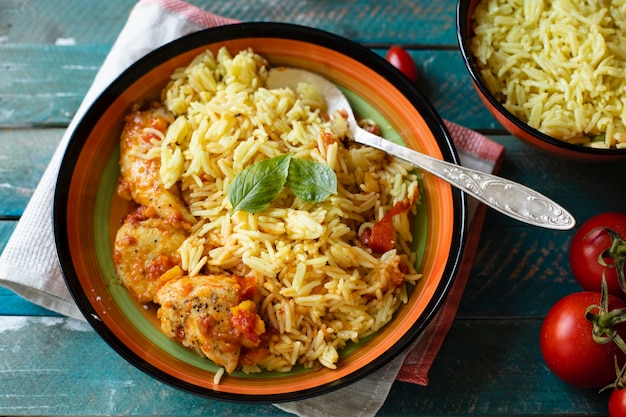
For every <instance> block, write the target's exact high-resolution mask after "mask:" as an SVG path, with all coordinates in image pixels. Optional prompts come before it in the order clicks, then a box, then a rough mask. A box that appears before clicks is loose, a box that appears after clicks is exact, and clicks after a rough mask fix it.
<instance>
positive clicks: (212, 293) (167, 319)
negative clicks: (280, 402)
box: [155, 275, 265, 373]
mask: <svg viewBox="0 0 626 417" xmlns="http://www.w3.org/2000/svg"><path fill="white" fill-rule="evenodd" d="M250 283H251V281H250V280H249V279H246V278H240V277H237V276H235V275H202V276H199V275H196V276H193V277H189V276H185V277H182V278H179V279H174V280H170V281H167V282H166V283H165V284H164V285H163V287H161V289H159V290H158V291H157V294H156V297H155V302H156V303H158V304H160V305H161V307H160V308H159V311H158V313H157V317H158V318H159V319H160V320H161V329H162V330H163V332H164V333H165V334H166V335H168V336H169V337H171V338H172V339H175V340H178V341H179V342H181V343H182V344H183V346H186V347H189V348H193V349H196V350H197V351H198V352H200V353H201V354H203V355H205V356H206V357H207V358H209V359H211V360H212V361H213V362H215V363H216V364H217V365H220V366H223V367H224V368H225V369H226V372H228V373H232V372H233V371H234V370H235V369H237V367H238V364H239V358H240V355H241V349H242V347H246V348H254V347H256V346H259V344H260V343H261V338H260V336H261V335H262V334H263V333H264V332H265V323H264V322H263V320H262V319H261V317H260V316H259V315H258V314H257V313H256V303H255V302H254V301H252V300H250V299H248V298H249V297H250V296H251V294H252V292H253V291H251V284H250ZM252 288H253V287H252Z"/></svg>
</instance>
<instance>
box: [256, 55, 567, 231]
mask: <svg viewBox="0 0 626 417" xmlns="http://www.w3.org/2000/svg"><path fill="white" fill-rule="evenodd" d="M299 83H307V84H311V85H314V86H316V87H317V88H318V89H319V90H320V92H321V93H322V95H323V96H324V98H325V100H326V105H327V111H328V114H329V115H333V114H334V113H335V111H341V112H343V114H344V115H347V121H348V126H349V129H350V132H351V133H352V139H353V140H354V141H355V142H357V143H360V144H363V145H367V146H371V147H373V148H376V149H380V150H382V151H385V152H387V153H389V154H391V155H393V156H395V157H398V158H400V159H403V160H405V161H407V162H409V163H411V164H413V165H414V166H416V167H418V168H421V169H422V170H424V171H427V172H430V173H431V174H433V175H436V176H437V177H439V178H441V179H443V180H444V181H447V182H448V183H450V184H451V185H453V186H454V187H456V188H458V189H460V190H462V191H464V192H465V193H467V194H468V195H470V196H472V197H474V198H476V199H477V200H479V201H480V202H482V203H484V204H486V205H488V206H489V207H491V208H493V209H495V210H498V211H499V212H501V213H503V214H505V215H507V216H509V217H511V218H514V219H516V220H519V221H522V222H525V223H528V224H531V225H534V226H539V227H544V228H548V229H555V230H569V229H572V228H573V227H574V225H575V224H576V221H575V220H574V217H573V216H572V215H571V214H570V213H569V212H568V211H567V210H565V209H564V208H563V207H561V206H560V205H559V204H557V203H556V202H554V201H552V200H550V199H549V198H548V197H546V196H544V195H542V194H540V193H539V192H537V191H535V190H533V189H531V188H528V187H526V186H524V185H521V184H518V183H516V182H513V181H510V180H507V179H505V178H501V177H498V176H495V175H491V174H486V173H484V172H480V171H476V170H473V169H470V168H465V167H462V166H459V165H456V164H453V163H450V162H446V161H443V160H440V159H437V158H434V157H431V156H429V155H426V154H423V153H420V152H416V151H414V150H413V149H410V148H406V147H404V146H400V145H397V144H395V143H393V142H391V141H388V140H386V139H384V138H382V137H380V136H377V135H374V134H372V133H370V132H368V131H367V130H365V129H362V128H361V127H360V126H359V124H358V123H357V121H356V118H355V116H354V113H353V111H352V108H351V106H350V103H349V101H348V99H347V98H346V97H345V96H344V94H343V93H342V92H341V90H340V89H339V88H338V87H337V86H336V85H335V84H333V83H332V82H330V81H329V80H328V79H326V78H324V77H322V76H319V75H317V74H315V73H312V72H310V71H306V70H302V69H298V68H288V67H276V68H272V69H271V70H270V72H269V76H268V80H267V86H268V88H283V87H289V88H291V89H294V90H295V89H296V88H297V86H298V84H299Z"/></svg>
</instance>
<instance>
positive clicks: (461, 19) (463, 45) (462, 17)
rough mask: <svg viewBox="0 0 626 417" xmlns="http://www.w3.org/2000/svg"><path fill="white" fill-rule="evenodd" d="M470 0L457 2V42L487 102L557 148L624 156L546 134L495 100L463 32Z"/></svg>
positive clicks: (521, 126) (609, 150) (616, 151)
mask: <svg viewBox="0 0 626 417" xmlns="http://www.w3.org/2000/svg"><path fill="white" fill-rule="evenodd" d="M471 3H472V0H459V1H458V2H457V12H456V28H457V30H456V35H457V41H458V43H459V48H460V50H461V55H462V57H463V62H464V63H465V68H466V69H467V71H468V72H469V74H470V77H471V78H472V81H473V82H474V85H476V86H477V87H478V89H479V90H480V92H481V93H482V95H483V96H484V97H485V98H486V99H487V100H489V103H490V104H491V105H492V106H493V107H495V108H496V109H497V110H498V112H500V113H502V115H504V116H505V117H506V118H507V120H509V121H510V122H511V123H513V124H515V126H517V127H518V128H519V129H521V130H522V131H524V132H526V133H527V134H529V135H532V136H533V137H535V138H537V139H539V140H541V141H543V142H545V143H547V144H549V145H551V146H555V147H557V148H563V149H565V150H568V151H571V152H576V153H580V154H588V155H592V156H606V157H610V156H624V154H625V153H626V151H624V150H623V149H599V148H588V147H586V146H581V145H575V144H572V143H568V142H565V141H562V140H559V139H556V138H553V137H552V136H549V135H546V134H545V133H543V132H540V131H539V130H537V129H534V128H532V127H530V126H529V125H528V124H527V123H524V122H522V121H521V120H519V119H518V118H517V117H515V116H514V115H513V113H511V112H510V111H509V110H507V109H506V108H505V107H504V106H503V105H502V103H500V102H499V101H498V100H496V99H495V98H494V97H493V95H492V94H491V93H490V92H489V89H488V88H487V86H486V85H485V84H484V83H483V81H482V79H481V78H480V77H479V76H478V72H477V70H476V62H475V61H476V60H475V59H474V56H473V55H472V52H471V49H470V39H469V36H466V35H465V34H467V33H469V29H470V28H469V27H468V21H469V8H470V4H471Z"/></svg>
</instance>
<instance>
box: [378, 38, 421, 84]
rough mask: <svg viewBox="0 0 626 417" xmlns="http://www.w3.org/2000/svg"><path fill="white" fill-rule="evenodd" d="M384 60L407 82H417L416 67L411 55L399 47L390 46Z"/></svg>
mask: <svg viewBox="0 0 626 417" xmlns="http://www.w3.org/2000/svg"><path fill="white" fill-rule="evenodd" d="M385 59H386V60H387V61H389V62H390V63H391V65H393V66H394V67H396V68H398V69H399V70H400V71H401V72H402V73H403V74H404V75H406V76H407V77H408V78H409V80H411V81H413V82H416V81H417V67H416V66H415V62H414V61H413V58H411V55H409V53H408V52H407V51H406V50H404V49H403V48H401V47H399V46H392V47H391V48H389V50H388V51H387V54H386V55H385Z"/></svg>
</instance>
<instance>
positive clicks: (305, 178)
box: [287, 158, 337, 203]
mask: <svg viewBox="0 0 626 417" xmlns="http://www.w3.org/2000/svg"><path fill="white" fill-rule="evenodd" d="M287 185H288V186H289V188H291V191H293V192H294V194H295V195H296V196H298V198H300V200H302V201H306V202H311V203H320V202H322V201H324V200H326V199H327V198H328V197H329V196H330V195H331V194H336V193H337V176H336V175H335V171H333V170H332V169H331V168H330V167H329V166H328V165H326V164H323V163H321V162H316V161H309V160H305V159H298V158H293V159H292V160H291V163H290V164H289V175H288V176H287Z"/></svg>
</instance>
